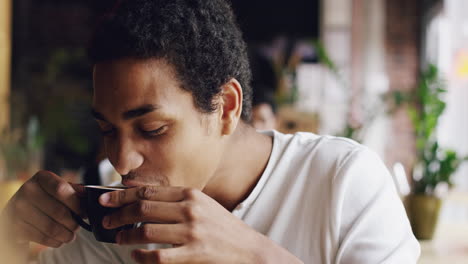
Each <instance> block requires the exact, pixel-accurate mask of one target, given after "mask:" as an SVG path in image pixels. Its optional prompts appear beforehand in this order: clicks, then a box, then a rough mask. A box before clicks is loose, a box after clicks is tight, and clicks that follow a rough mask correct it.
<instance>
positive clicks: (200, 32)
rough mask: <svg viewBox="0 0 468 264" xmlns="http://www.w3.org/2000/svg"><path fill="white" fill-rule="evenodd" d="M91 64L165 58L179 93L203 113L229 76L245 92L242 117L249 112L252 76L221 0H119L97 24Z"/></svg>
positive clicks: (241, 42) (229, 12)
mask: <svg viewBox="0 0 468 264" xmlns="http://www.w3.org/2000/svg"><path fill="white" fill-rule="evenodd" d="M88 52H89V57H90V59H91V61H92V62H93V63H99V62H104V61H111V60H116V59H122V58H127V57H130V58H136V59H151V58H156V59H164V60H166V61H167V62H169V63H170V64H171V65H173V66H174V67H175V70H176V72H177V78H178V80H179V81H180V83H181V86H182V89H184V90H187V91H189V92H191V93H192V96H193V98H194V102H195V105H196V107H197V108H198V109H199V110H200V111H201V112H204V113H210V112H213V111H214V110H215V109H216V105H215V104H214V100H213V99H214V98H215V97H216V96H217V95H219V94H220V92H221V89H220V88H221V86H222V85H223V84H225V83H226V82H228V81H229V80H230V79H231V78H235V79H236V80H238V81H239V83H240V84H241V86H242V90H243V97H244V98H243V109H242V114H241V118H242V120H244V121H246V122H248V121H249V120H250V113H251V107H252V106H251V104H252V103H251V97H252V95H251V93H252V91H251V87H250V82H251V73H250V68H249V61H248V56H247V50H246V44H245V42H244V40H243V39H242V33H241V31H240V29H239V27H238V25H237V23H236V21H235V17H234V14H233V12H232V10H231V7H230V5H229V4H228V3H227V2H225V1H224V0H123V1H119V2H118V4H117V5H116V6H115V7H114V8H113V9H112V11H111V12H109V13H108V14H106V15H105V16H104V17H103V18H102V20H101V22H100V23H99V25H98V27H97V29H96V31H95V33H94V36H93V38H92V40H91V44H90V47H89V50H88Z"/></svg>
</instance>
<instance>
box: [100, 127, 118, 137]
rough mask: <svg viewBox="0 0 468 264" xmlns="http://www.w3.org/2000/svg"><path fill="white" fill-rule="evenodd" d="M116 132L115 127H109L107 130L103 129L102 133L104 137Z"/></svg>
mask: <svg viewBox="0 0 468 264" xmlns="http://www.w3.org/2000/svg"><path fill="white" fill-rule="evenodd" d="M114 133H115V129H114V128H111V129H107V130H101V134H102V135H103V136H104V137H110V136H112V135H113V134H114Z"/></svg>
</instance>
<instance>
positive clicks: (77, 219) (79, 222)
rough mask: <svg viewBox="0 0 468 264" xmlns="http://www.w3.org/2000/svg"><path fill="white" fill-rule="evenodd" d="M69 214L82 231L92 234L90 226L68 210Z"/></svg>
mask: <svg viewBox="0 0 468 264" xmlns="http://www.w3.org/2000/svg"><path fill="white" fill-rule="evenodd" d="M70 213H71V215H72V217H73V219H75V221H76V222H77V223H78V224H79V225H80V226H81V227H82V228H84V229H86V230H88V231H89V232H93V229H92V228H91V225H90V224H88V223H86V222H85V221H83V219H82V218H81V217H80V216H79V215H77V214H75V213H74V212H73V211H71V210H70Z"/></svg>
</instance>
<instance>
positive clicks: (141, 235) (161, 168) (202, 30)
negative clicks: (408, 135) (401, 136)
mask: <svg viewBox="0 0 468 264" xmlns="http://www.w3.org/2000/svg"><path fill="white" fill-rule="evenodd" d="M89 53H90V57H91V59H92V60H93V62H94V74H93V78H94V98H93V107H94V110H93V113H94V117H95V119H96V120H97V122H98V123H99V126H100V129H101V132H102V134H103V135H104V138H105V139H104V145H105V150H106V156H107V157H108V158H109V160H110V162H111V163H112V165H113V166H114V168H115V169H116V170H117V172H118V173H119V174H120V175H121V177H122V184H123V185H125V186H128V187H132V188H129V189H127V190H121V191H115V192H111V193H106V194H104V195H102V196H101V197H100V200H99V202H100V203H101V204H102V205H103V206H107V207H115V208H119V209H118V210H117V211H116V212H115V213H114V214H112V215H108V216H106V217H105V218H104V220H103V226H104V227H106V228H116V227H118V226H122V225H125V224H130V223H132V224H133V223H141V222H144V223H145V224H143V225H142V226H140V227H138V228H135V229H129V230H125V231H121V232H119V233H118V234H117V236H116V240H117V244H106V243H100V242H97V241H96V240H95V239H94V238H93V237H92V234H91V233H89V232H86V231H82V230H78V225H77V223H76V222H75V221H74V219H73V218H72V217H71V214H70V210H71V211H73V212H75V213H76V214H80V215H82V214H83V212H82V208H81V205H80V201H79V197H80V194H81V193H82V192H83V188H82V186H80V185H76V184H70V183H68V182H66V181H64V180H63V179H62V178H60V177H59V176H58V175H56V174H54V173H53V172H50V171H40V172H38V173H37V174H36V175H34V176H33V177H32V178H31V179H30V180H29V181H28V182H26V183H25V184H24V185H23V186H22V187H21V189H20V190H19V191H18V192H17V193H16V194H15V195H14V196H13V198H12V199H11V200H10V201H9V203H8V205H7V207H6V209H5V211H4V212H3V214H2V218H3V219H7V220H8V221H9V226H10V229H11V230H14V232H15V234H16V237H15V240H13V241H12V243H18V244H17V246H18V247H21V246H22V245H23V246H24V244H21V242H23V243H24V242H25V241H26V242H27V241H35V242H38V243H41V244H44V245H47V246H50V247H54V248H55V249H50V250H46V251H44V252H42V254H41V255H40V258H39V262H40V263H48V264H50V263H133V262H138V263H356V264H357V263H359V264H363V263H364V264H365V263H369V264H371V263H372V264H374V263H416V261H417V259H418V256H419V244H418V242H417V240H416V239H415V237H414V235H413V233H412V231H411V227H410V225H409V221H408V219H407V216H406V213H405V210H404V208H403V205H402V203H401V200H400V198H399V197H398V195H397V193H396V190H395V187H394V185H393V182H392V178H391V176H390V174H389V173H388V171H387V170H386V167H385V165H384V164H383V163H382V161H381V160H380V159H379V158H378V157H377V155H376V154H375V153H373V152H372V151H370V150H369V149H367V148H366V147H364V146H362V145H359V144H358V143H356V142H353V141H351V140H348V139H342V138H336V137H329V136H318V135H314V134H311V133H298V134H295V135H285V134H281V133H278V132H276V131H264V132H257V131H256V130H255V129H254V128H253V127H252V126H251V125H250V124H249V123H250V117H251V104H252V102H251V87H250V69H249V63H248V57H247V52H246V47H245V43H244V42H243V40H242V35H241V32H240V30H239V29H238V27H237V25H236V23H235V18H234V16H233V14H232V11H231V9H230V7H229V5H228V4H227V3H226V2H224V1H222V0H191V1H187V0H185V1H184V0H127V1H120V2H119V4H118V5H117V6H116V7H114V8H113V9H112V12H111V13H110V14H108V15H106V16H105V17H104V18H103V20H102V22H101V24H100V25H99V27H98V28H97V30H96V33H95V36H94V39H93V41H92V43H91V47H90V52H89Z"/></svg>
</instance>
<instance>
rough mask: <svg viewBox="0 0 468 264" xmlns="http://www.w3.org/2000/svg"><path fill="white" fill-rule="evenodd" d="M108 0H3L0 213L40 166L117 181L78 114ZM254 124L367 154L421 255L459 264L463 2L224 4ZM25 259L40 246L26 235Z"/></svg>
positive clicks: (463, 187)
mask: <svg viewBox="0 0 468 264" xmlns="http://www.w3.org/2000/svg"><path fill="white" fill-rule="evenodd" d="M113 2H115V1H113V0H101V1H91V0H67V1H58V0H43V1H32V0H15V1H13V0H2V1H0V208H3V207H4V206H5V205H6V204H7V202H8V200H9V199H10V198H11V197H12V196H13V194H14V193H15V192H16V191H17V190H18V189H19V188H20V187H21V185H22V184H23V183H24V182H25V181H27V180H28V179H29V178H30V177H31V176H32V175H33V174H34V173H35V172H36V171H38V170H40V169H45V170H50V171H54V172H55V173H57V174H58V175H60V176H61V177H63V178H65V179H66V180H67V181H69V182H74V183H82V184H93V185H110V184H112V183H113V182H115V181H119V177H120V175H118V174H117V173H116V172H115V171H114V169H113V167H112V164H111V163H110V162H109V160H108V159H107V157H106V154H105V152H104V151H103V147H102V139H101V137H100V134H99V133H98V132H97V125H96V124H95V121H94V120H93V119H92V117H91V116H90V115H89V113H90V110H91V98H92V95H93V83H92V68H91V65H90V62H89V60H88V59H87V56H86V46H87V43H88V40H89V38H90V36H91V33H92V30H93V27H94V25H95V24H96V22H97V21H98V19H99V16H100V14H102V13H103V12H104V11H106V10H107V9H108V7H109V6H112V4H113ZM232 7H233V10H234V13H235V15H236V17H237V20H238V24H239V25H240V27H241V30H242V32H243V36H244V39H245V41H246V43H247V46H248V50H249V55H251V56H250V58H251V62H250V65H251V69H252V75H253V82H252V87H253V89H254V91H253V96H254V97H253V102H254V111H253V121H252V125H253V126H255V127H256V128H258V129H276V130H278V131H280V132H283V133H296V132H312V133H315V134H319V135H332V136H340V137H347V138H350V139H352V140H355V141H357V142H359V143H361V144H364V145H365V146H367V147H369V148H371V149H372V150H373V151H375V152H376V153H378V155H379V156H380V157H381V158H382V160H383V161H384V162H385V165H386V166H387V168H388V170H389V172H390V174H391V175H392V177H393V183H394V184H395V187H396V190H397V191H398V195H399V196H400V197H401V199H402V202H403V203H404V205H405V209H406V212H407V214H408V217H409V219H410V222H411V226H412V229H413V232H414V234H415V236H416V237H417V238H418V240H419V243H420V245H421V257H420V260H419V262H418V263H421V264H434V263H452V264H456V263H467V262H468V137H467V135H468V104H467V103H466V102H467V101H468V17H467V16H466V14H465V13H466V10H468V1H465V0H412V1H407V0H292V1H262V0H255V1H232ZM29 248H30V250H29V252H28V253H27V254H28V259H29V263H35V261H36V260H35V259H36V256H37V255H38V254H39V252H41V251H42V250H44V249H45V247H44V246H42V245H39V244H36V243H30V246H29Z"/></svg>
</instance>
